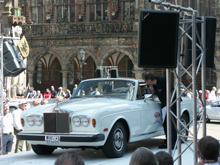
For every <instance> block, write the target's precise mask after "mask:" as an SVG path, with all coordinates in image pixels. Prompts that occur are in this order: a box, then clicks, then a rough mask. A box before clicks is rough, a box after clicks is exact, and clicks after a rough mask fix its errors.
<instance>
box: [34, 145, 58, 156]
mask: <svg viewBox="0 0 220 165" xmlns="http://www.w3.org/2000/svg"><path fill="white" fill-rule="evenodd" d="M31 146H32V149H33V151H34V152H35V153H36V154H38V155H49V154H52V152H53V151H54V150H55V148H52V147H50V146H43V145H31Z"/></svg>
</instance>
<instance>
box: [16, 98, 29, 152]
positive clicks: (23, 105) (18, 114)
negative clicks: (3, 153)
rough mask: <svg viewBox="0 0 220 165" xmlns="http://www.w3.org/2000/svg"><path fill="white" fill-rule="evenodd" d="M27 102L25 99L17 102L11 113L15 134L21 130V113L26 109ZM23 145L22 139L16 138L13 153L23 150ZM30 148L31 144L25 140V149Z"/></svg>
mask: <svg viewBox="0 0 220 165" xmlns="http://www.w3.org/2000/svg"><path fill="white" fill-rule="evenodd" d="M26 106H27V102H26V101H24V100H23V101H21V102H20V103H19V108H18V109H17V110H15V111H14V112H13V114H12V116H13V121H14V134H15V135H16V136H17V134H18V133H19V132H20V131H22V129H23V127H22V125H21V113H22V111H24V110H25V109H26ZM23 145H24V140H18V139H17V141H16V146H15V153H17V152H22V150H23ZM30 150H31V145H30V144H29V143H27V141H26V151H30Z"/></svg>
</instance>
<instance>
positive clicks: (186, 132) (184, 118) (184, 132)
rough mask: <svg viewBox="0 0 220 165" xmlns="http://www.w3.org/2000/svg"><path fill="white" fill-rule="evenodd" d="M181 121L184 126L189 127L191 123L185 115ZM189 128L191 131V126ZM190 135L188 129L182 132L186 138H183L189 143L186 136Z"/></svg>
mask: <svg viewBox="0 0 220 165" xmlns="http://www.w3.org/2000/svg"><path fill="white" fill-rule="evenodd" d="M181 121H182V123H183V124H184V125H187V124H188V123H189V119H188V117H187V116H186V115H185V114H183V115H182V116H181ZM187 128H188V129H189V126H188V127H187ZM188 134H189V132H188V131H187V130H186V129H184V130H183V131H181V135H183V136H184V137H183V139H184V141H187V137H185V136H188Z"/></svg>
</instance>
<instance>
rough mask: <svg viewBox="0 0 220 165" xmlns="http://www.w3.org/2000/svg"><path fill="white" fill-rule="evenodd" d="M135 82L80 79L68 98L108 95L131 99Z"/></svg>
mask: <svg viewBox="0 0 220 165" xmlns="http://www.w3.org/2000/svg"><path fill="white" fill-rule="evenodd" d="M135 95H136V82H135V81H134V80H129V79H128V80H127V79H126V80H125V79H95V80H86V81H82V82H81V83H80V84H79V86H78V88H77V89H76V91H75V92H74V93H73V94H72V96H71V98H70V99H73V98H82V97H109V98H117V99H125V100H133V99H134V96H135Z"/></svg>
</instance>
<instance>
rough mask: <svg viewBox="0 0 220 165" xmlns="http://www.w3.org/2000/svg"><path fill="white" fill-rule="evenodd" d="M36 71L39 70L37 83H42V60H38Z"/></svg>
mask: <svg viewBox="0 0 220 165" xmlns="http://www.w3.org/2000/svg"><path fill="white" fill-rule="evenodd" d="M36 71H37V83H38V84H41V83H42V61H40V60H39V61H38V62H37V68H36Z"/></svg>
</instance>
